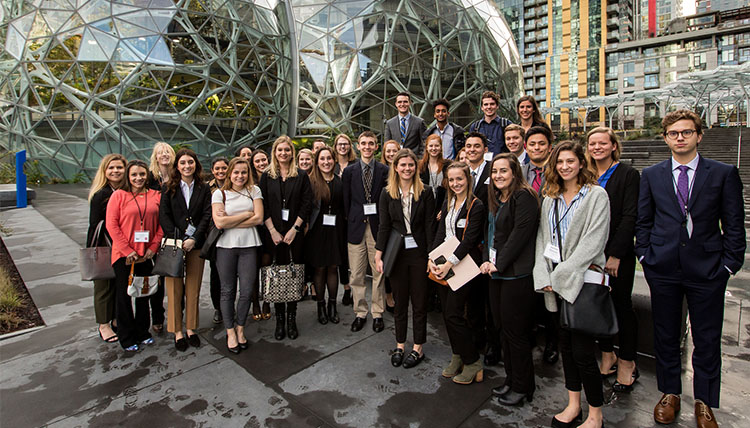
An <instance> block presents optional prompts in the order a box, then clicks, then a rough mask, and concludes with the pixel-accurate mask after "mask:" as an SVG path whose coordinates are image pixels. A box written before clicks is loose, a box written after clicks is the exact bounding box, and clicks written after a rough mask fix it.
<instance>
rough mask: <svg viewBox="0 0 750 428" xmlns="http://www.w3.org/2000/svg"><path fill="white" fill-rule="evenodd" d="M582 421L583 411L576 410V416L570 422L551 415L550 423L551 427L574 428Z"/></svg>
mask: <svg viewBox="0 0 750 428" xmlns="http://www.w3.org/2000/svg"><path fill="white" fill-rule="evenodd" d="M581 422H583V411H581V412H578V416H576V417H575V418H573V420H572V421H570V422H563V421H561V420H559V419H557V418H556V417H554V416H553V417H552V424H551V425H550V426H551V427H552V428H574V427H577V426H578V425H580V424H581Z"/></svg>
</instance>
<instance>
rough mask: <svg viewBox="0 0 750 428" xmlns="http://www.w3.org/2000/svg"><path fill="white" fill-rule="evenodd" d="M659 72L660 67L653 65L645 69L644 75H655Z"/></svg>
mask: <svg viewBox="0 0 750 428" xmlns="http://www.w3.org/2000/svg"><path fill="white" fill-rule="evenodd" d="M658 72H659V66H658V65H651V66H648V67H644V68H643V73H645V74H654V73H658Z"/></svg>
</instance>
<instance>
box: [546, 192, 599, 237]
mask: <svg viewBox="0 0 750 428" xmlns="http://www.w3.org/2000/svg"><path fill="white" fill-rule="evenodd" d="M589 190H591V187H590V186H588V185H586V186H583V187H581V190H579V191H578V194H576V195H575V196H574V197H573V200H571V201H570V205H568V204H566V203H565V198H563V197H562V195H559V196H558V197H557V198H556V199H557V203H556V204H553V205H552V209H551V210H549V218H548V221H549V230H550V231H551V232H552V233H551V234H550V236H551V237H552V244H554V245H557V233H560V246H563V245H565V235H566V234H567V233H568V228H569V227H570V223H571V222H572V221H573V216H574V215H575V212H576V209H577V208H578V206H579V205H581V201H583V198H584V197H585V196H586V195H587V194H588V193H589ZM555 206H557V218H558V220H559V221H560V224H559V225H557V227H556V225H555Z"/></svg>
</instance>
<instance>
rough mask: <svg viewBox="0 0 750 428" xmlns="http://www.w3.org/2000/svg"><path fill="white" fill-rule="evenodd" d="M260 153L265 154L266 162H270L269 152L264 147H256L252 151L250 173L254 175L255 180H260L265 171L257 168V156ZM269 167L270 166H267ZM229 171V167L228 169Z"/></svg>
mask: <svg viewBox="0 0 750 428" xmlns="http://www.w3.org/2000/svg"><path fill="white" fill-rule="evenodd" d="M258 155H263V156H265V157H266V163H269V162H268V153H266V151H265V150H263V149H255V150H253V152H252V153H250V174H252V175H253V180H260V176H261V175H263V173H264V172H265V171H258V170H257V169H255V157H256V156H258ZM266 168H268V167H266ZM227 171H229V169H227Z"/></svg>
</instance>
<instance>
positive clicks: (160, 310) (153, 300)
mask: <svg viewBox="0 0 750 428" xmlns="http://www.w3.org/2000/svg"><path fill="white" fill-rule="evenodd" d="M165 288H166V286H165V285H164V277H163V276H160V277H159V288H158V289H157V290H156V292H155V293H154V294H152V295H150V296H149V297H148V299H147V300H148V302H149V304H150V305H151V323H152V324H154V325H161V324H164V289H165Z"/></svg>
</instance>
